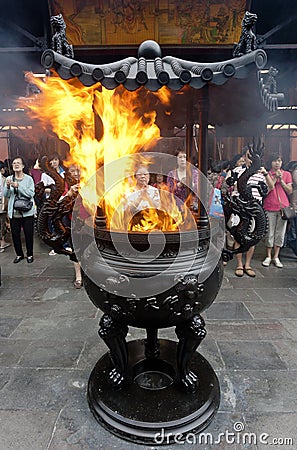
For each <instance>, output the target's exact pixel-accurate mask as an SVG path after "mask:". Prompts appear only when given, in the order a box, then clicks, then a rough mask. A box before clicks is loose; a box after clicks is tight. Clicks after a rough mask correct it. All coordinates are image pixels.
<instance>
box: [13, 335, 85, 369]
mask: <svg viewBox="0 0 297 450" xmlns="http://www.w3.org/2000/svg"><path fill="white" fill-rule="evenodd" d="M83 346H84V342H83V341H78V340H75V341H66V340H62V341H52V340H49V339H47V340H46V341H41V340H38V341H37V342H36V341H34V342H32V343H31V344H30V345H29V346H27V348H26V350H25V351H24V353H23V354H22V356H21V358H20V360H19V362H18V365H19V366H21V367H32V368H33V367H38V368H39V367H47V368H50V367H51V368H58V367H65V368H71V367H73V368H75V367H77V362H78V359H79V357H80V354H81V351H82V349H83Z"/></svg>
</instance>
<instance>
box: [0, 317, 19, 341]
mask: <svg viewBox="0 0 297 450" xmlns="http://www.w3.org/2000/svg"><path fill="white" fill-rule="evenodd" d="M21 321H22V319H14V318H10V317H6V318H1V317H0V337H9V336H11V334H12V333H13V332H14V330H15V329H16V328H17V327H18V325H19V324H20V323H21Z"/></svg>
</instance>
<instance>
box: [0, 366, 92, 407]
mask: <svg viewBox="0 0 297 450" xmlns="http://www.w3.org/2000/svg"><path fill="white" fill-rule="evenodd" d="M86 381H87V373H84V372H82V371H79V370H76V371H71V370H66V369H63V370H62V369H60V370H56V369H53V370H50V369H38V368H36V367H35V368H34V369H27V368H15V369H12V370H11V373H10V381H9V383H7V384H5V386H4V387H3V388H2V389H1V409H2V410H18V409H21V410H32V411H37V410H43V411H49V410H52V411H57V410H59V409H61V408H63V407H64V406H65V405H66V404H67V405H69V406H70V405H71V406H72V407H78V406H79V407H80V408H81V407H83V406H84V405H85V407H86V408H87V404H86V403H87V402H86V400H85V385H86Z"/></svg>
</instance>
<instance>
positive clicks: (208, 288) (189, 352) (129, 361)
mask: <svg viewBox="0 0 297 450" xmlns="http://www.w3.org/2000/svg"><path fill="white" fill-rule="evenodd" d="M256 19H257V17H256V15H255V14H250V13H249V12H246V13H245V16H244V18H243V21H242V35H241V37H240V40H239V43H238V44H237V47H236V49H235V52H234V55H233V56H234V58H232V59H228V60H226V61H219V62H212V63H199V62H196V61H195V62H191V61H185V60H182V59H179V58H174V57H171V56H165V57H162V52H161V49H160V47H159V45H158V43H156V42H155V41H145V42H143V43H142V44H141V45H140V47H139V50H138V55H137V56H138V57H137V58H135V57H128V58H125V59H123V60H120V61H116V62H114V63H110V64H101V65H92V64H86V63H81V62H80V61H76V60H74V59H73V50H72V47H71V46H69V44H68V43H67V42H66V41H65V40H66V38H65V24H64V21H63V19H62V17H61V15H58V16H55V17H53V18H52V24H53V28H54V29H55V27H56V29H55V39H54V40H53V49H52V50H46V51H45V52H44V53H43V56H42V64H43V66H44V67H45V69H47V70H50V69H55V71H56V72H57V73H58V75H59V76H60V77H61V78H63V79H66V80H68V79H74V78H77V79H78V80H80V82H81V83H82V84H83V85H85V86H92V85H95V84H97V83H98V82H100V83H101V85H102V86H104V87H105V88H107V89H116V88H117V87H118V86H123V87H124V88H126V89H127V90H129V91H135V90H137V89H139V88H141V89H142V88H145V89H146V90H148V91H158V90H159V89H160V88H162V87H163V86H167V87H168V88H169V89H170V90H172V91H179V90H183V88H184V87H185V89H184V94H185V95H184V97H185V98H186V100H187V101H185V106H184V108H183V109H181V107H180V105H179V104H177V107H176V108H175V109H174V108H173V109H172V114H171V116H170V117H171V119H172V123H171V125H172V129H173V127H174V126H178V125H179V124H180V123H182V124H184V123H186V125H187V136H186V137H187V139H186V147H187V155H188V156H189V157H191V156H192V148H193V145H192V144H193V143H192V139H193V125H194V115H197V117H198V122H199V152H198V165H199V169H200V170H202V172H203V173H204V174H206V173H207V162H208V150H207V130H208V124H209V123H212V124H214V125H215V124H220V125H221V124H222V123H223V122H224V121H226V120H227V122H228V121H229V123H233V122H234V123H235V122H238V121H240V120H243V119H245V118H246V115H247V111H249V110H250V109H249V108H247V107H246V102H247V101H248V99H250V100H251V102H252V106H253V109H254V110H255V101H254V98H255V95H256V94H255V93H256V92H257V90H258V96H259V99H260V100H261V98H262V101H261V102H260V103H261V105H260V106H261V108H262V107H267V108H268V109H271V110H275V108H276V107H277V105H278V100H279V99H280V97H278V94H274V93H271V92H270V91H269V89H268V88H267V87H265V88H264V86H263V85H261V86H260V85H259V83H258V79H257V77H256V76H255V75H256V72H255V68H256V69H263V68H264V66H265V64H266V61H267V56H266V53H265V52H264V50H262V49H257V48H256V39H255V36H254V34H253V33H252V28H253V26H254V24H255V21H256ZM63 49H65V50H64V51H63ZM258 76H259V74H258ZM244 78H245V79H249V81H250V84H249V85H248V86H246V83H243V82H242V79H244ZM260 81H261V80H260ZM253 84H256V85H257V87H256V90H255V89H252V88H253ZM223 85H224V88H223ZM259 87H260V90H261V98H260V94H259V92H260V91H259ZM186 93H188V97H187V96H186V95H187V94H186ZM194 93H195V95H194ZM198 94H199V95H198ZM254 94H255V95H254ZM220 95H221V96H220ZM231 95H232V98H233V104H234V105H235V104H238V105H241V101H242V98H244V101H245V107H244V108H241V107H240V108H229V100H230V96H231ZM179 98H181V96H179ZM188 100H191V101H188ZM258 103H259V102H258ZM263 104H264V106H263ZM218 105H223V107H218ZM164 108H165V107H164ZM166 108H167V105H166ZM180 111H182V113H181V114H182V115H185V116H186V119H185V122H184V121H183V120H182V118H181V116H180ZM226 111H228V114H226ZM159 116H160V117H162V114H161V113H160V112H159ZM165 116H166V117H168V115H167V109H166V111H165V110H164V117H165ZM227 116H228V117H227ZM161 122H162V121H161V120H160V126H161ZM224 123H225V122H224ZM250 150H251V152H252V149H250ZM260 156H261V155H260V154H257V153H253V152H252V159H253V164H252V166H251V167H250V168H249V169H247V170H246V171H245V173H244V175H243V176H241V177H240V179H239V180H241V181H238V192H239V196H238V197H235V198H226V199H225V202H224V210H225V219H226V225H227V224H228V221H229V219H230V217H231V215H232V214H233V213H235V214H236V215H238V216H239V219H240V220H239V224H238V225H237V226H235V227H232V229H229V231H230V232H231V234H233V235H234V237H235V239H236V241H237V242H238V243H239V244H240V247H239V248H238V249H237V250H236V251H237V252H245V251H247V250H248V248H249V247H250V246H252V245H255V244H256V243H257V242H259V240H260V239H262V237H263V236H264V235H265V232H266V229H267V219H266V217H265V213H264V211H263V208H262V206H261V205H260V203H258V202H257V201H256V200H254V199H253V197H252V194H251V190H249V189H247V182H248V179H249V177H250V176H251V175H252V174H253V173H255V172H256V171H257V170H258V169H259V167H260ZM56 184H57V183H56ZM61 186H62V185H61ZM62 193H63V189H62V187H61V190H60V192H58V191H57V192H56V197H54V192H53V194H51V196H50V198H49V199H48V200H47V201H46V202H45V207H44V209H43V210H42V211H41V213H40V217H41V219H47V214H48V212H49V211H50V212H51V214H54V213H55V214H56V215H55V217H56V222H57V229H56V231H55V232H54V233H52V231H51V230H49V229H48V226H47V228H46V226H45V224H47V220H43V221H42V220H40V223H42V226H43V228H42V227H39V233H40V235H41V237H42V239H43V240H44V242H46V243H48V244H49V245H51V246H52V247H53V248H55V251H56V252H57V253H64V254H65V249H64V248H63V247H62V244H63V241H64V242H65V241H66V240H67V239H68V237H69V233H68V234H67V233H63V234H62V235H61V233H60V232H61V230H64V228H65V227H64V228H63V223H62V218H63V211H62V210H63V208H64V210H65V214H66V212H67V211H66V209H67V207H68V205H67V204H65V206H64V203H62V204H61V202H59V201H58V199H59V198H60V196H61V194H62ZM55 198H56V200H55ZM198 203H199V202H198ZM61 205H62V206H61ZM46 208H47V209H46ZM198 209H199V208H198ZM196 219H198V220H196ZM195 220H196V223H197V229H195V230H194V231H193V230H192V231H182V232H180V233H174V232H167V233H162V236H163V239H164V242H163V244H164V245H163V244H162V243H160V239H161V236H160V234H159V233H150V234H147V233H136V232H129V233H128V232H127V233H121V232H116V233H114V232H110V231H109V230H107V229H106V228H105V226H104V220H102V217H101V218H100V217H99V218H98V217H97V220H96V229H95V237H96V239H95V241H94V240H93V239H91V241H92V242H91V243H90V241H88V243H87V245H86V246H84V244H83V243H81V245H80V243H78V245H76V246H75V253H76V254H77V256H78V258H79V260H80V261H81V264H82V268H83V271H84V286H85V289H86V291H87V294H88V295H89V297H90V299H91V301H92V302H93V303H94V304H95V305H96V307H98V308H99V309H100V310H102V311H103V313H104V314H103V316H102V319H101V321H100V328H99V335H100V337H101V338H102V339H103V340H104V341H105V343H106V345H107V346H108V348H109V352H108V353H106V354H105V355H104V356H103V357H102V358H101V359H100V360H99V361H98V362H97V364H96V366H95V368H94V369H93V371H92V373H91V375H90V378H89V384H88V401H89V405H90V408H91V410H92V412H93V414H94V416H95V418H96V419H97V420H98V421H99V422H100V423H101V424H102V425H103V426H104V427H106V428H107V429H108V430H110V431H111V432H112V433H114V434H116V435H118V436H120V437H122V438H124V439H127V440H130V441H134V442H138V443H144V444H152V445H155V444H167V443H172V442H175V438H176V437H177V436H178V438H179V441H180V440H181V439H180V437H184V438H185V437H186V435H187V433H189V432H191V433H199V432H200V431H201V430H203V429H204V428H205V427H207V425H208V424H209V422H210V421H211V420H212V418H213V416H214V414H215V412H216V410H217V409H218V407H219V401H220V389H219V383H218V380H217V377H216V375H215V373H214V371H213V369H212V367H211V366H210V364H209V363H208V362H207V361H206V360H205V358H204V357H203V356H201V355H200V354H199V353H198V352H196V349H197V347H198V346H199V344H200V343H201V342H202V340H203V339H204V337H205V335H206V330H205V328H204V321H203V318H202V317H201V315H200V314H201V313H202V312H203V310H205V309H206V308H207V307H209V306H210V305H211V303H212V302H213V301H214V299H215V297H216V295H217V293H218V291H219V289H220V286H221V283H222V275H223V270H222V269H223V268H222V260H221V258H220V254H219V253H220V252H221V250H222V247H221V245H220V242H219V241H220V240H221V239H222V235H221V233H220V232H219V231H216V230H212V229H211V227H209V224H208V218H207V215H206V213H205V210H204V208H203V207H201V205H200V209H199V217H198V218H195ZM255 224H256V225H255ZM195 228H196V227H195ZM227 228H228V225H227ZM92 233H93V229H92V230H91V232H90V234H92ZM77 234H78V235H80V236H81V237H82V240H83V233H81V232H80V231H79V232H78V233H77ZM216 235H217V237H218V241H217V242H216ZM57 237H58V238H59V239H57ZM72 237H74V236H72ZM58 243H59V245H58ZM161 244H162V245H161ZM79 248H81V252H80V251H79ZM160 248H162V250H161V252H159V249H160ZM73 255H74V254H73ZM73 255H70V257H71V256H72V257H73ZM74 257H75V255H74ZM129 326H133V327H139V328H144V329H146V334H147V336H146V339H138V340H134V341H131V342H128V343H127V342H126V336H127V334H128V327H129ZM173 326H174V327H175V332H176V335H177V342H175V341H170V340H165V339H160V340H159V339H158V329H159V328H167V327H173Z"/></svg>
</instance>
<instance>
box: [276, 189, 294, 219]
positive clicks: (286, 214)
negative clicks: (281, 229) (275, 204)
mask: <svg viewBox="0 0 297 450" xmlns="http://www.w3.org/2000/svg"><path fill="white" fill-rule="evenodd" d="M275 189H276V187H275ZM276 194H277V198H278V201H279V206H280V210H279V211H280V215H281V218H282V219H283V220H290V219H294V217H295V216H296V212H295V209H294V208H293V206H284V207H282V205H281V200H280V196H279V193H278V190H277V189H276Z"/></svg>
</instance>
